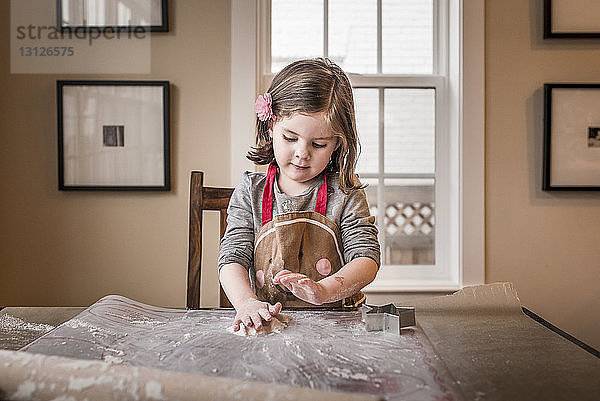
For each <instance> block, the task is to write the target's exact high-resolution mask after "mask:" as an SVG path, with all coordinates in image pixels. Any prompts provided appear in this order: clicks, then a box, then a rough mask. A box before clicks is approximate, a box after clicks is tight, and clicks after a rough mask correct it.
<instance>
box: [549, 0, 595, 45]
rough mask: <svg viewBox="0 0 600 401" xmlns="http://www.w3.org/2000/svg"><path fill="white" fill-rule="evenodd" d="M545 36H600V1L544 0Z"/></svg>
mask: <svg viewBox="0 0 600 401" xmlns="http://www.w3.org/2000/svg"><path fill="white" fill-rule="evenodd" d="M544 38H545V39H549V38H572V39H573V38H600V1H598V0H544Z"/></svg>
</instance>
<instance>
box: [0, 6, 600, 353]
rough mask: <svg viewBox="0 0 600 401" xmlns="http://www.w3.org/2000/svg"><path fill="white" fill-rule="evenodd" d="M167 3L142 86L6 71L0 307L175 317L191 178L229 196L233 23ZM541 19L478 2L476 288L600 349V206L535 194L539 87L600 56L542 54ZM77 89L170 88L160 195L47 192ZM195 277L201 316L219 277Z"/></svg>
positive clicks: (2, 10) (201, 9)
mask: <svg viewBox="0 0 600 401" xmlns="http://www.w3.org/2000/svg"><path fill="white" fill-rule="evenodd" d="M170 3H171V4H172V5H171V24H172V29H171V32H169V33H168V34H156V35H154V36H153V38H152V73H151V74H150V75H135V76H54V75H52V76H49V75H11V74H10V70H9V60H8V57H7V56H5V57H3V59H2V60H3V61H2V64H1V70H0V74H1V77H2V88H3V96H2V97H1V98H0V106H1V107H0V112H1V113H2V114H1V118H0V127H1V131H0V132H1V134H2V146H1V147H0V152H1V153H0V160H1V161H0V162H1V163H2V168H1V169H0V171H1V173H0V174H1V177H0V186H1V191H2V197H1V199H2V204H1V208H0V210H1V211H0V216H1V220H0V221H1V224H2V231H1V233H2V238H1V241H0V269H1V275H0V305H1V304H3V305H42V304H43V305H87V304H90V303H91V302H93V301H95V300H96V299H98V298H99V297H101V296H103V295H105V294H109V293H111V294H114V293H116V294H122V295H125V296H128V297H131V298H134V299H138V300H140V301H142V302H149V303H153V304H159V305H170V306H178V307H180V306H183V305H184V304H185V284H186V276H185V274H186V263H187V262H186V261H187V218H188V215H187V198H188V177H189V171H190V170H192V169H201V170H204V171H206V173H207V183H208V184H209V185H221V184H222V183H226V182H228V181H229V168H228V165H229V140H228V135H227V133H228V132H229V123H228V121H229V118H230V116H229V112H228V109H229V95H228V94H229V77H228V74H229V49H230V47H229V46H230V45H229V28H230V26H229V25H230V22H229V2H228V1H211V0H204V1H192V0H174V1H171V2H170ZM539 3H541V1H540V0H529V1H523V0H491V1H487V2H486V7H487V10H486V25H487V27H486V74H487V75H486V85H487V87H486V90H487V95H486V98H487V100H486V109H487V111H486V163H487V167H486V180H487V183H486V208H487V219H486V227H487V229H486V252H487V261H486V263H487V268H486V280H487V281H488V282H493V281H505V280H506V281H512V282H514V284H515V287H516V289H517V291H518V292H519V294H520V296H521V300H522V302H523V304H524V305H526V306H527V307H529V308H530V309H532V310H533V311H535V312H537V313H538V314H540V315H542V316H544V317H546V318H547V319H548V320H549V321H550V322H552V323H554V324H557V325H558V326H559V327H561V328H563V329H564V330H566V331H567V332H569V333H571V334H573V335H575V336H577V337H578V338H580V339H582V340H584V341H586V342H588V343H589V344H591V345H593V346H595V347H597V348H598V347H600V329H599V319H598V314H599V313H600V299H599V295H598V294H600V291H599V290H598V288H599V287H600V247H599V246H598V241H597V237H598V233H599V229H598V227H600V207H599V206H600V195H599V194H593V193H577V194H557V193H545V192H542V191H541V190H540V189H539V188H540V179H541V178H540V176H541V170H540V166H541V160H542V159H541V158H542V155H541V146H542V139H541V138H542V111H543V110H542V93H541V88H542V85H543V83H544V82H567V81H582V82H600V68H598V66H599V65H600V50H598V49H600V42H599V41H544V40H542V39H541V24H542V21H541V6H540V4H539ZM8 4H9V2H8V1H3V2H0V15H1V17H0V18H1V21H2V23H1V26H2V27H3V28H2V29H3V32H4V35H3V36H2V39H0V44H1V46H2V48H1V49H0V51H1V52H2V54H4V55H8V50H9V35H8V28H9V26H10V21H9V15H10V14H9V9H8ZM78 78H81V79H127V78H132V79H167V80H170V81H171V82H172V84H173V88H172V89H173V91H172V158H173V160H172V179H173V190H172V191H171V192H169V193H146V192H143V193H142V192H139V193H135V192H133V193H110V192H109V193H100V192H88V193H81V192H59V191H58V190H57V189H56V186H57V184H56V182H57V177H56V176H57V173H56V170H57V168H56V129H55V127H56V112H55V80H56V79H78ZM208 230H212V231H213V232H216V218H214V217H211V218H209V227H208ZM216 243H217V242H216V239H213V240H212V241H211V242H210V243H208V244H205V245H206V246H205V252H206V255H205V260H212V261H214V260H215V258H216ZM213 264H214V262H213ZM203 275H204V277H205V278H207V280H206V281H204V282H203V290H202V302H203V304H204V305H205V306H211V305H214V302H215V299H216V293H217V290H216V288H215V285H214V283H215V282H216V275H215V274H214V271H213V270H212V269H210V268H209V269H206V270H204V272H203Z"/></svg>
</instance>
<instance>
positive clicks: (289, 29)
mask: <svg viewBox="0 0 600 401" xmlns="http://www.w3.org/2000/svg"><path fill="white" fill-rule="evenodd" d="M464 1H465V2H471V3H475V2H472V1H470V0H469V1H467V0H464ZM462 3H463V1H460V0H402V1H400V0H305V1H302V2H298V1H295V0H271V1H269V0H260V1H258V2H257V3H256V9H255V11H256V15H257V19H256V21H257V27H256V32H255V33H257V34H258V35H256V36H255V37H256V38H258V39H257V41H256V43H255V47H254V50H255V51H256V54H257V55H258V57H257V63H256V71H255V76H256V77H257V79H256V81H257V84H256V87H255V92H254V94H256V93H259V92H262V91H264V90H265V89H266V88H267V87H268V85H269V83H270V81H271V79H272V78H273V76H274V74H275V73H276V72H277V71H279V70H280V69H281V68H282V67H283V66H285V65H287V64H289V63H290V62H292V61H294V60H297V59H300V58H307V57H318V56H325V57H329V58H330V59H332V60H333V61H335V62H336V63H338V64H339V65H340V66H341V67H342V68H343V69H344V70H345V71H346V72H347V73H348V75H349V76H350V80H351V82H352V85H353V87H354V94H355V107H356V116H357V128H358V133H359V137H360V140H361V150H362V151H361V157H360V159H359V164H358V167H357V173H358V174H359V175H360V177H361V180H362V181H363V182H365V183H367V184H369V187H368V188H367V190H366V192H367V196H368V198H369V203H370V205H371V208H372V213H373V214H374V215H375V216H376V218H377V225H378V228H379V231H380V243H381V246H382V269H381V270H380V273H379V275H378V278H377V279H376V281H375V282H374V283H372V284H371V285H370V286H369V287H367V290H370V291H378V290H383V291H406V290H446V289H456V288H459V287H461V286H462V285H463V284H465V283H469V282H483V276H482V273H483V260H482V254H483V244H482V243H478V245H477V244H475V246H476V247H480V248H479V249H480V252H479V254H478V255H477V256H475V257H474V258H473V259H472V260H473V262H470V263H480V265H479V266H477V267H473V266H472V265H471V266H470V267H469V268H468V269H466V270H468V271H467V274H471V277H475V278H474V279H473V278H467V279H465V277H464V276H465V269H464V266H465V260H464V255H463V247H465V245H464V238H465V235H464V232H463V231H464V229H465V223H466V222H467V220H468V219H467V220H466V219H465V218H463V217H464V216H463V213H462V210H463V208H464V202H463V194H464V193H465V188H464V186H463V180H462V179H463V177H462V171H463V170H464V168H465V166H464V165H463V157H462V156H463V153H464V149H463V142H464V139H465V138H464V136H463V131H462V126H461V112H462V111H463V107H464V99H462V98H461V92H462V82H461V80H460V78H461V46H462V45H463V43H461V34H460V32H461V22H462V16H463V14H462V12H461V6H462ZM237 7H244V6H242V5H239V4H238V5H237ZM470 7H471V8H473V9H476V11H477V13H479V12H481V13H482V10H483V6H479V8H477V7H475V6H473V5H471V6H470ZM232 12H233V18H232V20H233V21H234V22H235V15H236V12H237V13H241V12H242V10H241V9H238V10H237V11H236V2H235V1H234V3H233V10H232ZM477 18H479V21H483V19H482V18H483V17H482V16H481V15H480V14H477ZM481 25H482V24H481ZM232 29H233V30H234V31H235V28H232ZM238 35H239V34H238ZM238 35H236V34H235V33H234V32H232V37H233V38H234V42H235V37H238ZM480 46H482V45H481V44H480ZM233 48H234V50H233V52H234V54H235V43H234V46H233ZM481 57H482V54H481ZM232 60H233V57H232ZM233 74H234V67H232V79H233ZM476 87H477V88H479V87H478V86H477V85H476ZM481 90H482V86H481ZM232 96H234V88H233V87H232ZM480 100H481V98H480ZM232 105H233V100H232ZM481 114H482V112H481ZM478 129H481V127H478ZM479 135H480V136H481V143H480V145H479V146H481V149H476V150H475V151H476V152H477V154H479V155H481V156H482V155H483V148H482V143H483V142H482V135H483V133H482V131H479ZM232 155H233V149H232ZM477 160H479V162H481V164H482V159H477ZM475 164H476V163H475ZM480 168H481V174H482V171H483V170H482V169H483V167H482V165H481V166H480ZM232 177H233V175H232ZM477 179H478V180H481V181H480V182H479V181H477V180H476V184H475V193H474V195H473V196H471V195H469V196H471V197H470V198H469V201H471V200H472V199H476V200H475V203H474V204H475V205H476V206H478V207H480V209H481V210H480V209H477V210H476V212H475V213H476V214H477V213H482V208H483V200H482V199H479V198H477V197H478V196H479V195H481V193H479V192H478V191H482V190H483V185H482V175H481V176H478V178H477ZM478 185H481V187H478ZM467 189H468V188H467ZM477 199H478V200H477ZM477 202H481V204H478V203H477ZM469 224H471V223H467V225H469ZM473 227H475V229H474V231H473V232H475V234H468V235H471V236H473V237H477V234H476V233H481V230H482V229H483V223H482V219H481V220H480V221H479V222H475V223H474V224H473ZM482 238H483V235H482V234H481V235H480V236H479V240H480V241H482ZM469 269H470V270H469ZM469 271H470V272H471V273H469ZM473 272H474V274H472V273H473Z"/></svg>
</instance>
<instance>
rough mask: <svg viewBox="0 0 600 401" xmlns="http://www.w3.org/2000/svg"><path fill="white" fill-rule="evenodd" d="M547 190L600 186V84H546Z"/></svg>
mask: <svg viewBox="0 0 600 401" xmlns="http://www.w3.org/2000/svg"><path fill="white" fill-rule="evenodd" d="M544 99H545V100H544V103H545V112H544V168H543V185H542V188H543V189H544V190H546V191H551V190H567V191H582V190H584V191H598V190H600V84H545V85H544Z"/></svg>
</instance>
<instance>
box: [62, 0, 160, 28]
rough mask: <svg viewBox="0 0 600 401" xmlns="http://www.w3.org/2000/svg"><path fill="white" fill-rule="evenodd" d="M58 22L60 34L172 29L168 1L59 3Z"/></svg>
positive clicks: (67, 0)
mask: <svg viewBox="0 0 600 401" xmlns="http://www.w3.org/2000/svg"><path fill="white" fill-rule="evenodd" d="M56 20H57V26H58V29H59V30H60V31H61V32H65V31H74V30H77V31H84V32H92V31H96V32H97V31H105V32H106V31H107V30H108V31H111V32H112V31H113V30H119V31H121V30H124V31H144V32H145V31H150V32H167V31H168V30H169V18H168V3H167V0H103V1H96V0H56Z"/></svg>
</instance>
